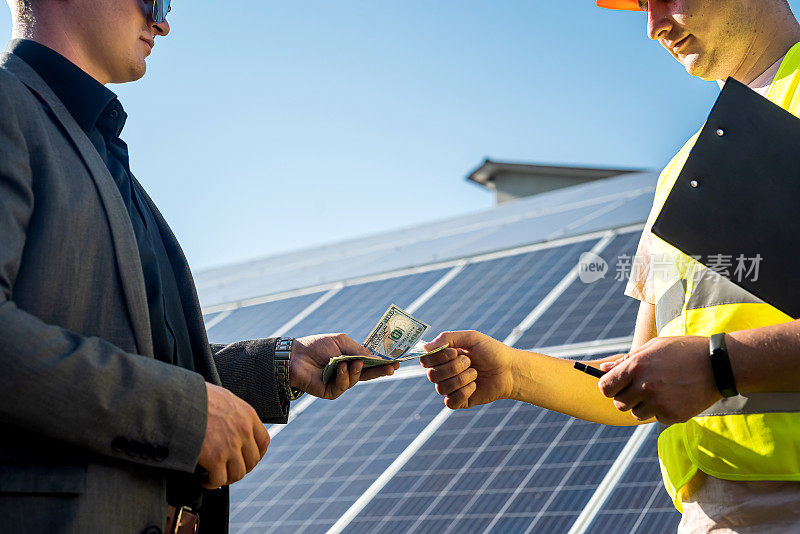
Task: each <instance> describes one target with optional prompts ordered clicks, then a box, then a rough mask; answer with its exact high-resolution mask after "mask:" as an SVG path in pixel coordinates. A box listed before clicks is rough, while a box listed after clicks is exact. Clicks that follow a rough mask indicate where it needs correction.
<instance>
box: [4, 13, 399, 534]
mask: <svg viewBox="0 0 800 534" xmlns="http://www.w3.org/2000/svg"><path fill="white" fill-rule="evenodd" d="M8 2H9V6H10V8H11V11H12V16H13V18H14V29H13V37H14V39H13V40H12V41H11V43H10V45H9V51H8V52H7V53H5V54H2V55H1V56H0V422H1V423H2V427H3V437H2V439H1V440H0V532H3V533H9V532H10V533H15V532H20V533H22V532H24V533H35V532H43V533H44V532H46V533H59V532H81V533H83V532H104V533H106V532H124V533H128V532H147V533H149V534H155V533H159V532H163V531H164V530H167V531H169V532H192V531H194V529H195V527H194V526H193V525H195V524H196V522H197V521H198V517H199V519H200V520H201V521H200V532H203V533H212V532H226V531H227V506H228V493H227V485H228V484H231V483H233V482H235V481H237V480H239V479H241V478H242V477H243V476H244V475H245V474H246V473H247V472H248V471H250V470H251V469H252V468H253V467H254V466H255V465H256V464H257V463H258V462H259V461H260V459H261V458H262V456H263V455H264V453H265V452H266V449H267V445H268V443H269V436H268V435H267V432H266V430H265V429H264V426H263V423H281V422H286V421H287V417H288V412H289V402H290V401H291V400H293V399H295V398H296V397H297V396H298V395H299V394H302V392H303V391H305V392H308V393H310V394H312V395H316V396H319V397H324V398H329V399H332V398H336V397H338V396H339V395H341V394H342V393H343V392H344V391H345V390H346V389H348V388H349V387H352V386H353V385H354V384H355V383H356V382H357V381H358V380H365V379H370V378H375V377H377V376H382V375H386V374H391V373H392V372H393V371H394V369H395V368H396V367H393V366H384V367H381V368H376V369H369V370H365V371H364V372H363V373H362V372H361V364H360V362H356V363H351V364H350V366H349V368H348V366H347V365H346V364H342V365H341V366H340V368H339V369H338V371H337V377H336V379H335V380H334V381H332V382H331V383H330V384H328V385H327V386H326V385H325V384H323V383H322V381H321V370H322V368H323V367H324V365H325V364H326V363H327V362H328V360H329V359H330V358H331V357H333V356H337V355H340V354H368V351H367V350H366V349H365V348H364V347H362V346H360V345H359V344H357V343H355V342H354V341H353V340H351V339H350V338H348V337H347V336H344V335H325V336H313V337H307V338H300V339H296V340H291V339H281V340H275V339H262V340H252V341H244V342H240V343H235V344H232V345H227V346H219V345H209V343H208V341H207V339H206V333H205V328H204V325H203V321H202V315H201V312H200V307H199V304H198V301H197V297H196V293H195V289H194V284H193V282H192V278H191V274H190V272H189V268H188V266H187V264H186V261H185V259H184V257H183V254H182V252H181V250H180V247H179V246H178V243H177V242H176V240H175V238H174V236H173V235H172V233H171V231H170V230H169V227H168V226H167V224H166V222H165V221H164V219H163V218H162V217H161V215H160V213H159V212H158V210H157V209H156V207H155V206H154V205H153V203H152V201H151V200H150V199H149V197H148V196H147V194H146V193H145V192H144V190H143V189H142V188H141V186H140V185H139V184H138V182H137V181H136V179H135V178H134V177H133V175H132V174H131V172H130V167H129V165H128V153H127V147H126V145H125V143H124V142H123V141H122V140H121V139H120V138H119V136H120V132H121V131H122V127H123V125H124V121H125V112H124V110H123V109H122V106H121V104H120V103H119V101H118V100H117V99H116V95H114V93H112V92H111V91H109V90H108V89H106V88H105V87H104V85H105V84H106V83H110V82H114V83H121V82H128V81H132V80H136V79H138V78H140V77H142V76H143V75H144V73H145V58H146V57H147V56H148V55H149V54H150V52H151V51H152V48H153V46H154V44H155V38H156V37H162V36H166V35H167V33H168V32H169V24H168V23H167V21H166V19H165V17H166V12H167V10H168V2H166V4H167V5H163V4H162V0H155V4H154V2H153V0H8ZM220 486H222V488H220ZM217 488H220V489H217ZM168 517H169V519H168ZM165 525H167V527H166V528H165Z"/></svg>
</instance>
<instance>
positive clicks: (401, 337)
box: [322, 304, 446, 384]
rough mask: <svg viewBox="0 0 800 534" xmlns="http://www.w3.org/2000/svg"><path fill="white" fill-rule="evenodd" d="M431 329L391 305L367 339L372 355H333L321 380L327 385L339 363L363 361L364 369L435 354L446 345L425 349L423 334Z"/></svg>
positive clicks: (365, 343) (366, 342)
mask: <svg viewBox="0 0 800 534" xmlns="http://www.w3.org/2000/svg"><path fill="white" fill-rule="evenodd" d="M428 328H430V327H429V326H428V325H427V324H425V323H423V322H422V321H420V320H419V319H416V318H414V317H413V316H412V315H411V314H410V313H407V312H405V311H403V310H402V309H400V308H399V307H398V306H395V305H394V304H392V305H391V306H389V309H388V310H386V313H384V314H383V317H381V319H380V321H378V324H376V325H375V328H373V329H372V332H370V334H369V335H368V336H367V339H365V340H364V346H365V347H366V348H367V349H369V351H370V352H371V353H372V356H337V357H335V358H331V360H330V361H329V362H328V364H327V365H326V366H325V369H323V371H322V381H323V382H324V383H325V384H327V383H328V382H329V381H330V379H331V377H332V376H333V374H334V372H335V371H336V367H337V366H338V365H339V363H340V362H346V361H350V360H362V361H363V362H364V367H363V368H364V369H367V368H369V367H377V366H379V365H386V364H387V363H392V362H406V361H409V360H415V359H417V358H421V357H422V356H425V355H427V354H433V353H435V352H439V351H440V350H442V349H444V348H446V346H445V347H439V348H438V349H436V350H433V351H430V352H426V351H425V349H423V348H422V347H423V345H424V344H425V342H424V341H421V338H422V335H423V334H424V333H425V332H426V331H427V330H428Z"/></svg>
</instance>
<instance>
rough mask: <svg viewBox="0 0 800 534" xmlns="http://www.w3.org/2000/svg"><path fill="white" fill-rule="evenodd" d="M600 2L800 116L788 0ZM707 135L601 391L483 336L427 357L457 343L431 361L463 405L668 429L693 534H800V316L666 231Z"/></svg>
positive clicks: (634, 293) (647, 245)
mask: <svg viewBox="0 0 800 534" xmlns="http://www.w3.org/2000/svg"><path fill="white" fill-rule="evenodd" d="M597 5H599V6H600V7H607V8H611V9H624V10H632V11H633V10H636V11H645V12H646V13H647V15H648V18H647V35H648V36H649V37H650V38H651V39H653V40H657V41H658V42H659V43H660V44H661V45H662V46H663V47H664V48H666V49H667V51H669V53H670V54H671V55H672V56H673V57H674V58H675V59H676V60H678V61H679V62H680V63H681V64H682V65H683V66H684V67H685V68H686V71H687V72H688V73H689V74H691V75H693V76H697V77H700V78H702V79H704V80H720V84H722V83H723V82H722V81H723V80H726V79H727V78H728V77H729V76H730V77H733V78H734V79H736V80H738V81H740V82H742V83H744V84H747V85H748V86H749V87H750V88H751V89H753V90H755V91H757V92H759V93H760V94H762V95H763V96H764V97H766V98H768V99H769V100H771V101H772V102H774V103H776V104H778V105H779V106H781V107H783V108H784V109H787V110H788V111H790V112H791V113H793V114H794V115H797V116H800V24H798V22H797V19H796V18H795V17H794V15H793V14H792V11H791V8H790V6H789V4H788V3H787V1H786V0H713V1H712V0H650V1H649V2H648V1H647V0H597ZM696 137H697V136H695V137H693V138H692V139H690V140H689V142H688V143H686V145H685V146H684V147H683V149H681V151H680V152H679V153H678V154H677V155H676V156H675V157H674V158H673V159H672V161H671V162H670V163H669V164H668V165H667V167H666V168H665V169H664V171H663V172H662V173H661V176H660V177H659V180H658V184H657V187H656V194H655V200H654V203H653V209H652V211H651V213H650V216H649V217H648V220H647V223H646V225H645V228H644V231H643V233H642V237H641V240H640V242H639V249H638V251H637V254H636V262H635V268H634V272H633V276H632V278H631V280H630V282H629V284H628V287H627V289H626V294H627V295H629V296H631V297H634V298H636V299H638V300H640V301H641V304H640V306H639V313H638V316H637V320H636V328H635V331H634V336H633V342H632V346H631V349H630V352H629V353H628V354H625V355H617V356H614V357H611V358H606V359H603V360H596V361H594V362H591V364H592V365H595V366H598V367H600V368H601V369H603V370H605V371H608V372H607V373H606V374H605V375H604V376H603V377H602V378H601V379H600V381H599V387H598V385H597V382H596V379H592V378H591V377H588V376H586V375H583V374H582V373H576V372H574V371H573V370H572V362H570V361H567V360H562V359H559V358H553V357H549V356H545V355H543V354H537V353H533V352H528V351H522V350H518V349H514V348H511V347H507V346H506V345H503V344H502V343H500V342H498V341H496V340H494V339H492V338H489V337H488V336H485V335H483V334H480V333H478V332H445V333H444V334H442V335H441V336H439V338H437V339H436V340H435V341H434V342H433V343H431V344H429V345H428V346H427V347H426V348H427V349H429V350H430V349H431V348H434V347H437V346H441V345H443V344H445V343H449V344H450V347H452V348H450V349H447V350H445V351H441V352H439V353H437V354H435V355H432V356H429V357H426V358H423V361H422V363H423V365H425V366H426V367H429V368H430V370H429V371H428V376H429V378H430V380H431V381H432V382H434V383H436V389H437V391H438V392H439V393H440V394H442V395H445V396H446V399H445V404H446V405H447V406H449V407H450V408H453V409H458V408H469V407H471V406H476V405H479V404H485V403H488V402H492V401H494V400H497V399H501V398H510V399H515V400H519V401H524V402H529V403H532V404H536V405H539V406H542V407H544V408H549V409H552V410H556V411H559V412H562V413H566V414H569V415H572V416H575V417H580V418H583V419H587V420H590V421H596V422H599V423H604V424H611V425H632V424H638V423H643V422H653V421H655V420H657V421H658V423H659V436H658V453H659V461H660V463H661V471H662V475H663V479H664V485H665V487H666V489H667V491H668V492H669V494H670V496H671V497H672V499H673V501H674V503H675V506H676V508H678V510H680V511H682V512H683V518H682V520H681V524H680V527H679V531H680V532H710V531H712V530H713V531H714V532H759V533H763V532H790V531H792V532H794V531H797V532H800V365H798V362H799V361H800V321H793V320H792V318H791V317H789V316H787V315H785V314H783V313H782V312H780V311H779V310H777V309H776V308H774V307H772V306H770V305H768V304H766V303H765V302H763V301H761V300H759V299H758V298H756V297H755V296H753V295H751V294H750V293H748V292H746V291H744V290H743V289H741V288H739V287H738V286H736V285H734V284H733V283H732V282H730V281H729V280H727V279H725V278H723V277H721V276H719V274H717V273H716V272H714V271H713V270H709V269H708V268H706V267H704V266H703V265H701V264H700V263H698V262H697V261H696V260H695V259H693V258H690V257H688V256H686V255H684V254H683V253H681V252H680V251H678V250H677V249H675V248H673V247H672V246H670V245H668V244H667V243H665V242H664V241H662V240H661V239H659V238H658V237H656V236H655V235H653V234H652V233H651V231H650V229H651V226H652V223H653V221H654V220H655V218H656V217H657V216H658V213H659V211H660V210H661V207H662V206H663V204H664V201H665V200H666V197H667V195H668V194H669V192H670V190H671V188H672V186H673V184H674V183H675V180H676V178H677V177H678V175H679V174H680V171H681V169H682V167H683V165H684V163H685V161H686V159H687V157H688V154H689V152H690V150H691V149H692V146H693V145H694V141H695V139H696ZM698 231H702V230H701V229H698ZM656 266H657V267H656ZM656 269H658V270H659V271H658V273H656V272H655V270H656ZM787 283H791V281H788V280H787ZM608 398H611V399H612V400H611V401H609V400H608Z"/></svg>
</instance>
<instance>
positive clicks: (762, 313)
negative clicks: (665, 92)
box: [650, 43, 800, 511]
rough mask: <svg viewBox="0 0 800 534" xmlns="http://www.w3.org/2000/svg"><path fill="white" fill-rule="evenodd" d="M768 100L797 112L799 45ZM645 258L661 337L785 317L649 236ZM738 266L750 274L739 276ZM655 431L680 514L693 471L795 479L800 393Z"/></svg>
mask: <svg viewBox="0 0 800 534" xmlns="http://www.w3.org/2000/svg"><path fill="white" fill-rule="evenodd" d="M767 98H768V99H769V100H771V101H772V102H774V103H776V104H778V105H779V106H781V107H782V108H784V109H786V110H788V111H790V112H791V113H792V114H794V115H796V116H800V43H798V44H796V45H795V46H794V47H792V49H791V50H790V51H789V52H788V53H787V54H786V57H785V58H784V60H783V62H782V63H781V66H780V69H779V70H778V73H777V74H776V76H775V80H774V81H773V83H772V85H771V87H770V89H769V93H768V94H767ZM698 135H699V133H698V134H696V135H695V136H694V137H692V139H690V140H689V142H688V143H686V145H684V147H683V148H682V149H681V151H680V152H678V154H677V155H676V156H675V157H674V158H673V159H672V161H671V162H670V163H669V165H667V167H666V168H665V169H664V171H663V172H662V173H661V176H660V177H659V179H658V185H657V187H656V194H655V200H654V202H653V210H652V212H651V216H650V217H651V218H650V220H651V221H652V220H654V219H655V217H656V216H657V215H658V213H659V211H660V210H661V208H662V207H663V205H664V202H665V200H666V198H667V196H668V195H669V192H670V190H671V189H672V186H673V185H674V184H675V181H676V179H677V178H678V175H679V174H680V172H681V169H682V168H683V165H684V163H685V162H686V159H687V157H688V156H689V152H690V151H691V149H692V147H693V146H694V143H695V141H696V140H697V136H698ZM799 201H800V200H799ZM742 216H747V215H746V214H742ZM697 231H698V232H702V231H703V229H702V228H698V229H697ZM652 255H653V260H654V263H653V266H652V270H653V283H654V288H655V297H656V311H655V313H656V326H657V331H658V335H659V336H660V337H662V336H692V335H697V336H711V335H713V334H716V333H719V332H726V333H727V332H735V331H737V330H746V329H750V328H758V327H762V326H768V325H774V324H778V323H784V322H788V321H791V320H792V318H791V317H789V316H788V315H786V314H784V313H782V312H780V311H778V310H777V309H776V308H774V307H772V306H770V305H768V304H766V303H764V302H763V301H761V300H759V299H758V298H756V297H755V296H753V295H752V294H750V293H748V292H747V291H745V290H743V289H741V288H739V287H738V286H736V285H735V284H733V283H732V282H730V281H729V280H727V279H726V278H723V277H721V276H720V275H719V274H717V273H716V272H714V270H710V269H708V268H706V267H704V266H703V265H701V264H700V263H698V262H697V261H695V260H694V259H692V258H690V257H689V256H687V255H685V254H683V253H682V252H680V251H679V250H678V249H676V248H674V247H672V246H670V245H668V244H667V243H665V242H664V241H662V240H661V239H659V238H658V237H657V236H655V235H653V237H652ZM719 259H720V260H721V261H720V263H719V266H718V269H725V268H726V267H728V268H729V269H730V271H729V272H731V274H734V270H735V269H737V268H741V269H742V271H741V272H739V273H738V274H739V276H742V275H743V274H744V275H749V276H754V275H755V272H754V269H755V268H756V266H757V263H758V260H757V259H756V258H744V259H743V260H744V261H739V262H737V260H738V259H737V258H719ZM745 268H746V269H747V270H748V271H750V270H752V271H751V272H749V273H746V272H744V269H745ZM790 282H791V283H796V281H788V280H787V283H790ZM798 361H799V362H800V354H798ZM709 365H710V364H709ZM659 431H660V433H659V436H658V457H659V462H660V464H661V474H662V476H663V479H664V485H665V486H666V489H667V491H668V492H669V494H670V496H671V497H672V499H673V502H674V503H675V507H676V508H677V509H678V510H679V511H680V510H681V509H682V506H681V489H682V488H683V487H684V486H686V484H687V483H688V482H689V481H690V480H691V479H692V477H693V476H694V475H695V474H696V473H697V470H698V469H699V470H700V471H703V472H704V473H706V474H708V475H711V476H713V477H717V478H722V479H726V480H800V393H762V394H750V395H747V396H743V395H738V396H735V397H731V398H728V399H723V400H721V401H720V402H718V403H716V404H714V405H713V406H711V407H710V408H708V409H707V410H705V411H704V412H703V413H701V414H699V415H698V416H696V417H694V418H692V419H690V420H689V421H687V422H686V423H680V424H674V425H670V426H664V425H659Z"/></svg>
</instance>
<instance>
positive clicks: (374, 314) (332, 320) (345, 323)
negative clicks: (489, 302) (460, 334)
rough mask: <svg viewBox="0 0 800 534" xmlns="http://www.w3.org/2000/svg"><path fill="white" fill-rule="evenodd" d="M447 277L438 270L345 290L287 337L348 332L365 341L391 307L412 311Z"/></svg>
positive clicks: (353, 286)
mask: <svg viewBox="0 0 800 534" xmlns="http://www.w3.org/2000/svg"><path fill="white" fill-rule="evenodd" d="M444 273H445V270H444V269H436V270H433V271H429V272H425V273H419V274H413V275H405V276H398V277H393V278H389V279H385V280H377V281H374V282H367V283H363V284H357V285H352V286H347V287H344V288H343V289H342V290H341V291H339V292H338V293H336V295H334V296H333V297H331V299H330V300H328V301H327V302H326V303H325V304H323V305H322V306H320V307H319V308H317V309H316V310H314V312H312V313H311V314H310V315H309V316H308V317H306V318H305V319H303V320H302V321H300V322H299V323H298V324H297V325H296V326H294V327H293V328H291V329H290V330H289V331H288V332H286V333H285V334H284V335H286V336H289V337H300V336H304V335H308V334H310V333H318V332H344V333H346V334H348V335H349V336H350V337H352V338H353V339H356V340H358V341H361V340H363V339H364V338H365V337H367V334H369V333H370V331H371V330H372V329H373V328H374V327H375V323H376V322H377V321H378V319H379V318H380V317H381V315H382V314H383V312H385V311H386V310H387V308H389V306H390V305H391V304H397V305H398V306H400V307H401V308H406V307H408V305H409V304H411V303H412V302H414V301H415V300H416V299H417V298H418V297H419V296H420V295H422V293H424V292H425V290H426V289H428V288H429V287H431V286H432V285H433V284H434V283H435V282H436V281H437V280H438V279H439V278H441V277H442V276H443V275H444Z"/></svg>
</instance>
